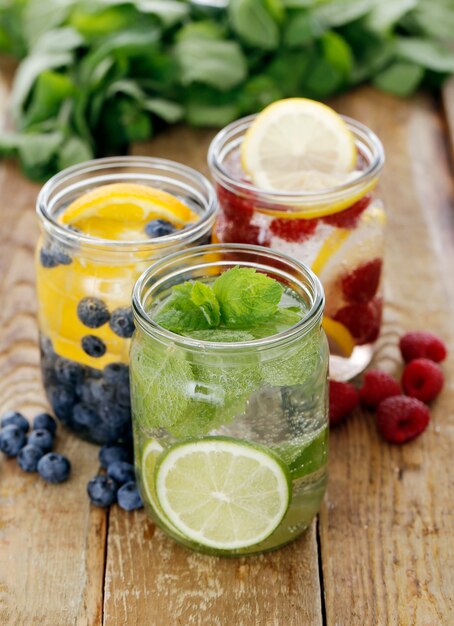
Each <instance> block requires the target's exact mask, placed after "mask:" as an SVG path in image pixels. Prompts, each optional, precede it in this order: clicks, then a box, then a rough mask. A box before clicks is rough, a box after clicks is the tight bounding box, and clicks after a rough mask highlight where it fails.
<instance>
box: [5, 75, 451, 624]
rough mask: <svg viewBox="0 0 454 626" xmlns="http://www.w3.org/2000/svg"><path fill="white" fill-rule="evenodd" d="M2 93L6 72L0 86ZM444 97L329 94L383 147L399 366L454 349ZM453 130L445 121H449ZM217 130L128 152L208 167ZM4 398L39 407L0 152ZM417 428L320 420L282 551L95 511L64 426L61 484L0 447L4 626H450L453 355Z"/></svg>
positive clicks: (392, 325) (21, 237) (28, 307)
mask: <svg viewBox="0 0 454 626" xmlns="http://www.w3.org/2000/svg"><path fill="white" fill-rule="evenodd" d="M0 90H1V94H0V95H2V94H3V97H1V98H0V101H1V102H2V103H3V104H4V102H5V98H4V95H5V93H6V92H7V90H8V81H7V76H6V75H5V74H4V79H3V82H2V83H1V84H0ZM443 103H444V108H443V104H442V103H440V101H438V100H436V99H435V98H432V97H430V96H428V95H420V96H417V97H416V98H414V99H411V100H397V99H395V98H392V97H390V96H387V95H384V94H382V93H378V92H376V91H373V90H372V89H370V88H363V89H359V90H358V91H356V92H354V93H351V94H349V95H347V96H344V97H341V98H339V99H337V100H336V101H335V102H334V105H335V106H336V107H337V108H338V110H340V111H341V112H343V113H347V114H349V115H352V116H353V117H355V118H357V119H359V120H361V121H362V122H364V123H366V124H367V125H369V126H370V127H371V128H372V129H373V130H374V131H375V132H376V133H377V134H378V135H379V137H380V138H381V139H382V141H383V142H384V145H385V149H386V153H387V165H386V170H385V173H384V175H383V183H382V193H383V197H384V199H385V202H386V205H387V207H388V209H389V216H390V219H389V228H388V232H387V237H386V268H385V298H386V308H385V324H384V329H383V333H382V336H381V339H380V344H379V349H378V352H377V356H376V359H375V364H376V365H378V366H380V367H383V368H385V369H386V370H388V371H390V372H393V373H396V374H398V373H399V371H400V368H401V362H400V359H399V354H398V349H397V342H398V337H399V335H400V334H401V333H402V332H404V331H406V330H410V329H431V330H433V331H435V332H438V333H439V334H440V335H441V336H442V337H444V338H445V340H446V341H447V342H448V344H449V345H450V347H451V355H453V354H454V329H453V322H452V311H453V305H454V281H453V273H454V206H453V202H452V201H453V181H452V177H451V173H452V172H451V170H450V168H451V167H452V158H453V152H452V148H453V144H452V143H450V140H449V137H451V140H452V138H453V136H454V134H453V131H454V84H452V83H451V85H448V86H447V87H446V88H445V91H444V99H443ZM449 130H450V133H449ZM212 135H213V133H212V132H208V131H200V132H196V131H192V130H188V129H186V128H178V129H174V130H171V131H169V132H167V133H166V134H165V135H162V136H160V137H159V138H157V139H156V140H153V141H151V142H150V143H147V144H144V145H140V146H136V147H135V148H134V153H135V154H147V155H155V156H165V157H169V158H175V159H177V160H180V161H183V162H186V163H188V164H191V165H193V166H195V167H198V168H199V169H201V170H203V171H205V172H206V165H205V154H206V149H207V146H208V143H209V140H210V138H211V137H212ZM0 190H1V194H0V203H1V207H2V212H1V219H0V231H1V245H0V270H1V271H0V294H1V295H0V298H1V308H0V405H1V406H0V409H1V410H2V411H3V410H7V409H20V410H23V411H24V412H25V414H26V415H27V416H30V417H32V416H33V414H35V413H36V412H38V411H40V410H45V409H47V408H48V406H47V404H46V401H45V397H44V393H43V390H42V387H41V380H40V375H39V371H38V348H37V328H36V320H35V309H36V298H35V290H34V272H33V249H34V246H35V242H36V238H37V231H38V228H37V220H36V218H35V215H34V203H35V198H36V194H37V191H38V186H37V185H34V184H32V183H30V182H29V181H27V180H25V179H24V178H23V176H22V175H21V174H20V172H19V171H18V169H17V167H16V166H15V165H13V164H12V163H2V164H0ZM443 369H444V371H445V374H446V381H447V382H446V387H445V390H444V391H443V393H442V395H441V397H440V398H439V399H438V400H437V401H436V403H435V404H434V405H433V407H432V421H431V424H430V426H429V428H428V430H427V432H426V433H425V434H424V435H423V436H422V437H420V438H419V439H417V440H416V441H414V442H413V443H410V444H407V445H405V446H402V447H398V446H391V445H388V444H387V443H385V442H384V441H382V440H381V439H380V437H379V436H378V434H377V432H376V430H375V425H374V419H373V416H372V415H371V414H369V413H366V412H363V411H360V410H358V411H356V412H355V414H354V415H353V417H352V418H351V419H350V420H349V421H348V422H347V423H346V424H345V425H343V426H341V427H339V428H337V429H336V430H335V431H333V432H332V437H331V442H330V464H329V472H330V480H329V489H328V493H327V496H326V499H325V502H324V505H323V508H322V510H321V513H320V516H319V518H318V519H317V520H316V521H314V523H313V524H312V526H311V527H310V528H309V530H308V531H307V532H306V534H305V535H304V536H303V537H302V538H300V539H299V540H298V541H296V542H295V543H293V544H292V545H289V546H288V547H286V548H284V549H282V550H280V551H278V552H275V553H272V554H268V555H265V556H260V557H255V558H250V559H238V560H228V559H219V558H211V557H205V556H201V555H198V554H193V553H191V552H188V551H186V550H185V549H183V548H181V547H179V546H178V545H176V544H175V543H173V542H172V541H171V540H170V539H168V538H166V537H165V536H164V535H163V533H162V532H160V530H158V529H157V528H156V527H155V526H154V525H153V524H152V523H151V522H150V521H148V520H147V519H146V517H145V514H144V513H143V512H142V511H140V512H135V513H132V514H130V513H129V514H128V513H125V512H124V511H122V510H120V509H119V508H118V507H117V506H113V507H112V508H111V509H110V511H104V510H101V509H96V508H94V507H91V506H90V504H89V501H88V498H87V495H86V491H85V488H86V483H87V481H88V480H89V479H90V478H91V477H92V476H93V475H95V474H96V473H97V471H98V461H97V448H96V447H95V446H92V445H90V444H87V443H84V442H82V441H79V440H78V439H76V438H75V437H74V436H72V435H71V434H69V433H68V432H66V431H65V430H64V429H63V428H60V429H59V434H58V441H57V449H58V450H59V451H61V452H63V453H65V454H67V455H68V456H69V457H70V458H71V460H72V463H73V474H72V477H71V479H70V481H69V483H67V484H64V485H61V486H52V485H47V484H45V483H44V482H43V481H42V480H40V479H39V478H38V477H37V476H36V475H33V474H32V475H28V474H24V473H23V472H22V471H21V470H20V469H19V468H18V466H17V464H16V462H15V461H14V460H7V459H5V458H1V459H0V624H1V625H2V626H38V625H45V626H67V625H68V626H69V625H76V624H77V625H79V626H82V625H100V624H103V625H105V626H124V625H127V626H173V625H181V626H190V625H191V626H192V625H204V626H205V625H207V626H255V625H257V626H265V625H266V626H268V625H270V626H271V625H273V626H274V625H278V626H297V625H298V626H320V625H322V624H328V625H329V626H370V625H376V626H385V625H388V624H389V625H391V624H394V625H398V626H410V625H412V626H440V625H443V626H448V625H452V624H454V539H453V531H454V523H453V521H454V520H453V510H454V505H453V497H452V496H453V492H452V486H453V482H454V468H453V464H452V459H453V455H454V446H453V444H454V420H453V414H452V413H453V410H452V407H453V400H454V384H453V380H454V361H453V359H452V357H451V359H448V361H447V362H445V364H444V365H443Z"/></svg>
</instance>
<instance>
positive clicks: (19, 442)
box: [0, 424, 26, 456]
mask: <svg viewBox="0 0 454 626" xmlns="http://www.w3.org/2000/svg"><path fill="white" fill-rule="evenodd" d="M25 439H26V436H25V433H24V431H23V430H22V429H21V428H19V427H18V426H15V425H14V424H10V425H9V426H5V427H4V428H2V430H0V452H3V453H4V454H6V456H17V454H18V453H19V450H20V449H21V448H23V447H24V445H25Z"/></svg>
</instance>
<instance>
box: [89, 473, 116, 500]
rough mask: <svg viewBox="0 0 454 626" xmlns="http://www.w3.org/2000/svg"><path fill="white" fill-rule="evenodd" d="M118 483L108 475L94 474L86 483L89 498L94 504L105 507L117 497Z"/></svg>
mask: <svg viewBox="0 0 454 626" xmlns="http://www.w3.org/2000/svg"><path fill="white" fill-rule="evenodd" d="M117 491H118V485H117V484H116V483H115V481H113V480H112V479H111V478H109V477H108V476H95V477H94V478H92V479H91V480H90V482H89V483H88V485H87V493H88V496H89V498H90V500H91V501H92V502H93V504H95V505H96V506H102V507H107V506H110V505H111V504H113V503H114V502H115V500H116V498H117Z"/></svg>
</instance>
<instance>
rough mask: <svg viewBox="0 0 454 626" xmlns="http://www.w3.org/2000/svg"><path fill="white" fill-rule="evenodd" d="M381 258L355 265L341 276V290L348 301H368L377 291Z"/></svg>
mask: <svg viewBox="0 0 454 626" xmlns="http://www.w3.org/2000/svg"><path fill="white" fill-rule="evenodd" d="M381 267H382V260H381V259H378V258H377V259H373V260H372V261H368V262H367V263H363V264H362V265H359V266H358V267H356V268H355V269H354V270H353V271H352V272H349V273H348V274H345V275H344V276H343V278H342V281H341V284H342V291H343V293H344V296H345V299H346V300H347V301H348V302H353V303H361V302H369V300H372V298H373V297H374V296H375V294H376V293H377V289H378V284H379V282H380V274H381Z"/></svg>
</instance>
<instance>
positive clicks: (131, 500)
mask: <svg viewBox="0 0 454 626" xmlns="http://www.w3.org/2000/svg"><path fill="white" fill-rule="evenodd" d="M117 499H118V505H119V506H120V507H121V508H122V509H124V510H125V511H134V510H135V509H141V508H142V507H143V502H142V498H141V497H140V493H139V490H138V488H137V484H136V483H135V482H133V481H131V482H129V483H125V484H124V485H123V486H122V487H120V489H119V490H118V493H117Z"/></svg>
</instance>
